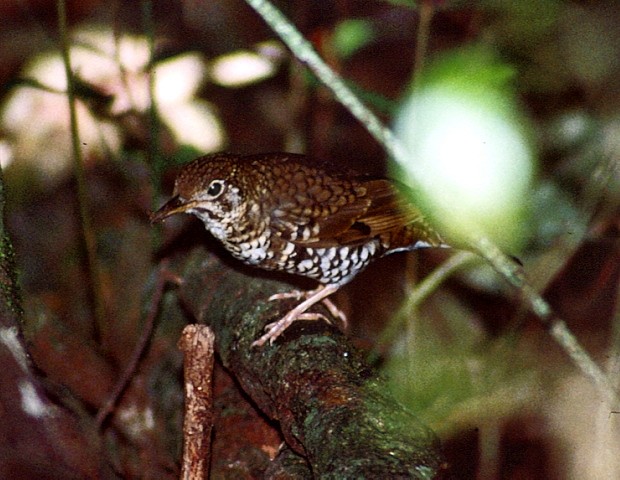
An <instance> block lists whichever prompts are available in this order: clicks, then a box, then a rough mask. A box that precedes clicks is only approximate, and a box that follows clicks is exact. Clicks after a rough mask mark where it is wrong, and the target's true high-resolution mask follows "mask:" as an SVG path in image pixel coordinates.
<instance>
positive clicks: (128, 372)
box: [96, 260, 178, 428]
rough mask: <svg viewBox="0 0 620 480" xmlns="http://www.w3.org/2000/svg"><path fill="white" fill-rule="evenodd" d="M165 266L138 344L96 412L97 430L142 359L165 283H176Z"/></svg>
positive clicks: (165, 263)
mask: <svg viewBox="0 0 620 480" xmlns="http://www.w3.org/2000/svg"><path fill="white" fill-rule="evenodd" d="M167 266H168V260H163V261H162V262H161V266H160V269H159V272H158V273H157V282H156V284H155V289H154V291H153V294H152V296H151V304H150V306H149V310H148V315H147V316H146V319H145V321H144V326H143V328H142V331H141V335H140V338H139V339H138V343H137V344H136V346H135V348H134V350H133V353H132V355H131V358H130V359H129V363H128V364H127V367H126V368H125V370H124V372H123V373H122V375H121V377H120V378H119V380H118V382H116V385H115V387H114V389H113V390H112V392H111V393H110V395H109V396H108V399H107V400H106V402H105V403H104V404H103V406H102V407H101V408H100V409H99V411H98V412H97V417H96V422H97V427H98V428H101V426H102V425H103V422H105V420H106V418H107V417H108V415H109V414H110V413H111V412H112V410H113V409H114V407H115V406H116V404H117V403H118V401H119V399H120V397H121V395H122V394H123V392H124V391H125V389H126V388H127V385H129V382H130V380H131V378H132V377H133V375H134V374H135V372H136V370H137V368H138V364H139V362H140V359H141V358H142V355H143V354H144V351H145V350H146V346H147V345H148V342H149V340H150V338H151V335H152V334H153V329H154V327H155V319H156V318H157V312H158V311H159V303H160V302H161V298H162V296H163V294H164V288H165V286H166V283H167V282H169V281H173V282H175V283H178V281H177V279H176V278H174V279H171V277H170V275H169V272H168V271H167V270H166V268H167Z"/></svg>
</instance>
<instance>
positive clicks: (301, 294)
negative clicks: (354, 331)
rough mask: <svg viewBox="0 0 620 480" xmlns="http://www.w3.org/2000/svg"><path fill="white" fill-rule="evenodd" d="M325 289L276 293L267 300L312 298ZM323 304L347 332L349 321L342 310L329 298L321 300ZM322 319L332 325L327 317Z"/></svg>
mask: <svg viewBox="0 0 620 480" xmlns="http://www.w3.org/2000/svg"><path fill="white" fill-rule="evenodd" d="M324 288H325V287H323V286H321V287H319V288H316V289H314V290H291V291H290V292H282V293H274V294H273V295H272V296H271V297H269V298H268V299H267V300H268V301H270V302H273V301H275V300H288V299H290V298H292V299H295V300H301V299H302V298H311V297H312V296H313V295H315V294H317V293H319V292H321V291H322V290H323V289H324ZM331 293H333V292H331ZM331 293H329V294H328V295H331ZM321 302H322V303H323V305H325V308H327V310H328V311H329V313H330V314H331V315H332V317H334V318H337V319H338V320H340V323H341V324H342V330H343V331H346V330H347V327H348V321H347V316H346V314H345V313H344V312H343V311H342V310H340V309H339V308H338V307H337V306H336V304H335V303H334V302H332V301H331V300H330V299H329V298H327V297H325V298H323V299H321ZM316 303H318V302H316ZM321 317H322V318H321V320H325V321H326V322H327V323H330V324H331V323H332V322H331V321H330V320H329V319H328V318H327V317H326V316H325V315H321ZM306 320H309V319H306ZM265 328H267V327H265Z"/></svg>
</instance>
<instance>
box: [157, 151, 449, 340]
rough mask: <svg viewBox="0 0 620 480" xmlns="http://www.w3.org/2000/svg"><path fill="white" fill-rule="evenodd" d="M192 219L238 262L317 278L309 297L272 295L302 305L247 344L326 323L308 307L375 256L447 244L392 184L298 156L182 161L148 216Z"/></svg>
mask: <svg viewBox="0 0 620 480" xmlns="http://www.w3.org/2000/svg"><path fill="white" fill-rule="evenodd" d="M179 212H186V213H190V214H193V215H195V216H197V217H198V218H199V219H201V220H202V221H203V223H204V224H205V227H206V229H207V230H208V231H209V232H211V233H212V234H213V235H214V236H215V237H216V238H217V239H218V240H220V241H221V242H222V244H223V245H224V247H225V248H226V249H227V250H228V251H229V252H230V253H231V254H232V255H233V256H234V257H236V258H237V259H239V260H241V261H243V262H244V263H246V264H249V265H255V266H257V267H259V268H263V269H266V270H278V271H284V272H288V273H292V274H296V275H302V276H305V277H310V278H313V279H315V280H317V281H318V282H319V283H320V284H321V285H320V286H319V287H318V288H317V289H315V290H311V291H308V292H298V291H295V292H290V293H286V294H279V295H274V296H273V297H272V299H280V298H290V297H294V298H298V299H302V298H303V299H304V301H303V302H301V303H300V304H299V305H298V306H297V307H295V308H294V309H293V310H291V311H290V312H289V313H288V314H287V315H286V316H285V317H284V318H282V319H281V320H279V321H278V322H275V323H273V324H270V325H268V326H267V330H268V331H267V333H266V334H265V335H263V336H262V337H261V338H260V339H258V340H257V341H256V342H254V345H259V346H260V345H263V344H264V343H265V342H267V341H269V342H270V343H273V341H274V340H275V339H276V338H277V337H278V336H279V335H280V334H281V333H282V332H283V331H284V330H285V329H286V328H287V327H288V326H289V325H290V324H291V323H292V322H293V321H295V320H297V319H319V318H324V317H323V316H322V315H320V314H316V313H309V312H308V311H307V310H308V309H309V308H310V307H311V306H312V305H314V304H315V303H318V302H320V301H323V302H324V303H325V304H326V305H327V306H328V308H329V309H330V311H331V312H332V313H333V314H334V315H337V316H340V318H342V320H343V321H345V318H344V315H343V314H342V313H340V312H339V311H338V309H337V308H336V307H335V306H334V305H333V303H331V302H330V301H329V300H328V299H327V298H326V297H327V296H328V295H331V294H332V293H334V292H335V291H336V290H338V288H340V287H341V286H342V285H344V284H346V283H347V282H349V281H350V280H351V279H353V277H355V275H357V274H358V273H359V272H360V271H362V270H363V269H364V268H365V267H366V266H367V265H368V264H369V263H370V262H371V261H372V260H373V259H374V258H377V257H382V256H385V255H388V254H390V253H394V252H397V251H405V250H413V249H416V248H423V247H443V246H446V245H445V243H444V242H443V240H442V238H441V237H440V236H439V235H438V234H437V233H436V232H435V231H434V230H433V229H432V228H431V227H430V226H429V225H428V224H427V223H426V221H425V220H424V217H423V216H422V214H421V213H420V211H419V210H418V209H417V208H415V207H414V206H413V205H411V204H410V203H409V202H407V200H406V199H405V198H403V196H402V195H401V194H400V193H399V191H398V188H397V187H396V185H395V183H394V182H392V181H390V180H387V179H383V178H375V177H368V176H361V175H357V174H351V173H350V172H344V171H340V170H337V169H335V168H334V167H333V166H329V165H327V164H323V163H318V162H314V161H312V160H311V159H309V158H308V157H306V156H304V155H296V154H290V153H269V154H259V155H245V156H241V155H234V154H228V153H218V154H214V155H207V156H204V157H201V158H198V159H197V160H195V161H193V162H191V163H189V164H187V165H185V166H184V167H183V168H182V170H181V172H180V173H179V175H178V177H177V179H176V182H175V187H174V193H173V198H172V199H171V200H169V201H168V202H167V203H166V204H165V205H163V206H162V207H161V208H160V209H159V210H158V211H157V212H155V213H154V214H153V215H152V217H151V220H152V221H154V222H155V221H160V220H163V219H164V218H166V217H168V216H170V215H173V214H175V213H179Z"/></svg>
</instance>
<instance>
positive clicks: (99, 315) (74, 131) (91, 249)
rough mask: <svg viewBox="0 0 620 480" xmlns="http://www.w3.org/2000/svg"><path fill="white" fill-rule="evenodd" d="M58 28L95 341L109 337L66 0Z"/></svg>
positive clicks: (60, 0) (60, 8)
mask: <svg viewBox="0 0 620 480" xmlns="http://www.w3.org/2000/svg"><path fill="white" fill-rule="evenodd" d="M57 8H58V28H59V30H60V39H61V48H60V49H61V52H62V59H63V63H64V66H65V75H66V77H67V100H68V102H69V118H70V124H71V149H72V152H73V163H74V168H75V179H76V183H77V200H78V206H79V214H80V226H81V232H82V241H83V242H84V248H85V250H86V260H87V265H88V273H89V275H90V281H91V287H92V297H93V304H94V308H95V329H96V331H95V335H96V337H97V339H98V340H99V341H102V340H105V339H106V338H109V337H108V335H107V334H106V330H107V324H106V321H105V320H106V319H105V308H104V304H103V293H102V291H103V289H102V286H101V275H100V271H99V262H98V260H97V240H96V237H95V231H94V230H93V226H92V224H91V221H90V213H89V212H90V205H89V201H88V192H87V189H86V176H85V173H84V160H83V159H82V150H81V149H80V134H79V129H78V121H77V111H76V101H75V93H74V82H73V71H72V69H71V54H70V43H69V31H68V26H67V10H66V0H58V3H57Z"/></svg>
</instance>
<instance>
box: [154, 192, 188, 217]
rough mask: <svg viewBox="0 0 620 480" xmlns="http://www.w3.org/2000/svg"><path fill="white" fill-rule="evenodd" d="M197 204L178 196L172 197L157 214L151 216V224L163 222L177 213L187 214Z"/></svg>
mask: <svg viewBox="0 0 620 480" xmlns="http://www.w3.org/2000/svg"><path fill="white" fill-rule="evenodd" d="M194 203H195V202H192V201H189V202H187V201H185V200H182V199H181V197H179V196H178V195H176V196H174V197H172V198H171V199H170V200H168V201H167V202H166V203H164V204H163V205H162V207H161V208H160V209H159V210H157V211H156V212H152V213H151V215H150V220H151V223H155V222H161V221H162V220H164V219H166V218H168V217H169V216H170V215H174V214H175V213H181V212H185V211H186V210H188V209H190V208H192V207H193V206H194Z"/></svg>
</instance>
